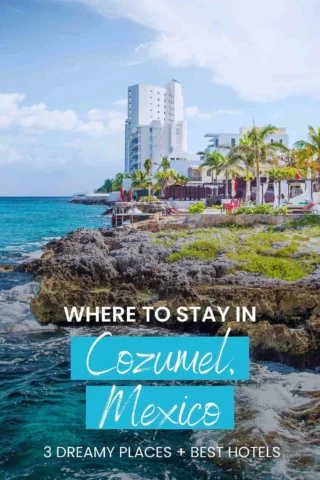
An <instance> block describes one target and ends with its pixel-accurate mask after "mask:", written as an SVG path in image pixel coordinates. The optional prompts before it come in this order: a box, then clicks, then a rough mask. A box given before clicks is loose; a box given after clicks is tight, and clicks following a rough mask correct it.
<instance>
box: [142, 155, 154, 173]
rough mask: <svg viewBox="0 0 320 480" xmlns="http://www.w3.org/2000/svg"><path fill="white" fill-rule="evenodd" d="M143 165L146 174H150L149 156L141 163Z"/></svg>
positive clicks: (150, 162)
mask: <svg viewBox="0 0 320 480" xmlns="http://www.w3.org/2000/svg"><path fill="white" fill-rule="evenodd" d="M143 167H144V169H145V171H146V174H147V175H149V176H150V175H151V170H152V160H151V159H150V158H146V159H145V161H144V164H143Z"/></svg>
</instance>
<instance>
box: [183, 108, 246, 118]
mask: <svg viewBox="0 0 320 480" xmlns="http://www.w3.org/2000/svg"><path fill="white" fill-rule="evenodd" d="M184 111H185V114H186V117H189V118H199V119H201V120H212V119H213V118H216V117H218V116H220V115H240V113H241V111H240V110H237V109H234V108H229V109H228V108H220V109H218V110H211V111H210V112H201V111H200V109H199V107H197V106H193V107H186V108H185V110H184Z"/></svg>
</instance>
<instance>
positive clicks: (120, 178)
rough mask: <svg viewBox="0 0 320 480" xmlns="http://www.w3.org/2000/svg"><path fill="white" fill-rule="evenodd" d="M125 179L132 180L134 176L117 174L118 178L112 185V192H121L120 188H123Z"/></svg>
mask: <svg viewBox="0 0 320 480" xmlns="http://www.w3.org/2000/svg"><path fill="white" fill-rule="evenodd" d="M125 178H132V176H131V175H130V173H117V175H116V178H115V180H114V181H113V184H112V190H113V191H117V190H120V188H122V182H123V180H124V179H125Z"/></svg>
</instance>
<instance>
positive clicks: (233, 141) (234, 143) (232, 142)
mask: <svg viewBox="0 0 320 480" xmlns="http://www.w3.org/2000/svg"><path fill="white" fill-rule="evenodd" d="M231 146H232V147H235V146H236V139H235V138H231Z"/></svg>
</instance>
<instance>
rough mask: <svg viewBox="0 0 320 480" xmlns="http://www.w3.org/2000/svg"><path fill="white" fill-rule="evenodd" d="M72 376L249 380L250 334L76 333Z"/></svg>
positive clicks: (127, 378)
mask: <svg viewBox="0 0 320 480" xmlns="http://www.w3.org/2000/svg"><path fill="white" fill-rule="evenodd" d="M90 349H91V353H90V355H89V361H88V354H89V352H90ZM121 352H125V353H122V359H121V361H120V364H118V359H119V355H120V354H121ZM221 352H222V353H221ZM220 353H221V355H220ZM219 355H220V359H219ZM168 356H169V360H168ZM157 359H158V360H157ZM218 359H219V362H218V364H217V361H218ZM87 361H88V363H87ZM166 361H167V363H166ZM179 361H180V363H179ZM89 369H90V370H89ZM71 378H72V380H109V381H110V380H113V381H114V380H126V381H127V380H248V379H249V337H228V338H225V337H199V336H198V337H112V336H104V337H103V338H101V337H72V338H71Z"/></svg>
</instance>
